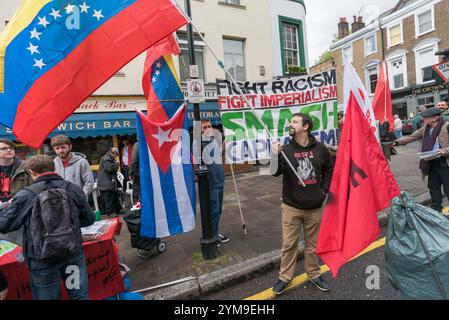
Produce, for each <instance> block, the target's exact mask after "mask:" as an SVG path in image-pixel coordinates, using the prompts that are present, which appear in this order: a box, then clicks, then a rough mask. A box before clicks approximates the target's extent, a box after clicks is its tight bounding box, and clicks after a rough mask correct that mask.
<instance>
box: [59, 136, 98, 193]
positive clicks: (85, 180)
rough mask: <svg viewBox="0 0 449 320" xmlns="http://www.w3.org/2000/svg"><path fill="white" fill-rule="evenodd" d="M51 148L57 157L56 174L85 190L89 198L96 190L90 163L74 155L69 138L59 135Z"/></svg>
mask: <svg viewBox="0 0 449 320" xmlns="http://www.w3.org/2000/svg"><path fill="white" fill-rule="evenodd" d="M51 147H52V148H53V151H54V152H55V153H56V155H57V157H56V158H55V159H54V162H55V171H56V173H57V174H58V175H60V176H61V177H62V178H63V179H64V180H66V181H69V182H72V183H74V184H76V185H77V186H79V187H80V188H81V189H83V191H84V194H85V195H86V197H87V198H88V197H89V195H90V194H91V193H92V190H93V188H94V176H93V174H92V169H91V168H90V165H89V162H87V160H86V159H84V158H83V157H81V156H79V155H76V154H74V153H72V142H71V141H70V139H69V137H67V136H63V135H59V136H56V137H54V138H52V139H51Z"/></svg>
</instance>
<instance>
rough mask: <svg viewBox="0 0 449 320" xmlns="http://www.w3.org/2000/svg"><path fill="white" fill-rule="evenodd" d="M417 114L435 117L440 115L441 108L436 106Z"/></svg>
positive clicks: (424, 116)
mask: <svg viewBox="0 0 449 320" xmlns="http://www.w3.org/2000/svg"><path fill="white" fill-rule="evenodd" d="M419 115H420V116H421V117H423V118H429V117H436V116H439V115H441V110H440V109H438V108H430V109H427V110H426V111H424V112H421V113H420V114H419Z"/></svg>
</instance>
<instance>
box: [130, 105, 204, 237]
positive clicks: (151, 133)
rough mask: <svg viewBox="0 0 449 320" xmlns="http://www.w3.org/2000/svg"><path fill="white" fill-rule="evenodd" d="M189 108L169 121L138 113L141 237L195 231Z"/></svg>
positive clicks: (183, 106) (182, 107) (180, 109)
mask: <svg viewBox="0 0 449 320" xmlns="http://www.w3.org/2000/svg"><path fill="white" fill-rule="evenodd" d="M186 109H187V106H186V105H185V104H184V105H182V106H181V107H180V108H179V109H178V111H177V112H176V113H175V115H174V116H173V118H171V119H170V121H168V122H163V123H160V122H157V121H155V120H154V119H153V118H148V117H146V116H145V115H144V114H143V113H142V112H140V111H137V117H136V118H137V121H136V123H137V137H138V140H139V160H140V179H141V212H142V227H141V235H142V236H144V237H150V238H162V237H168V236H172V235H175V234H179V233H184V232H189V231H192V230H194V229H195V222H196V195H195V179H194V171H193V165H192V157H191V153H190V136H189V131H188V121H187V113H186Z"/></svg>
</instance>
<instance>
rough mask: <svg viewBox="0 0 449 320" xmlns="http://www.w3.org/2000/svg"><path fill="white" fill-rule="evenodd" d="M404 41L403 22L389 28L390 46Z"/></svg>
mask: <svg viewBox="0 0 449 320" xmlns="http://www.w3.org/2000/svg"><path fill="white" fill-rule="evenodd" d="M401 43H402V24H398V25H395V26H393V27H390V28H388V47H393V46H396V45H398V44H401Z"/></svg>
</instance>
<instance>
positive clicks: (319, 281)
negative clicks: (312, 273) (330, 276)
mask: <svg viewBox="0 0 449 320" xmlns="http://www.w3.org/2000/svg"><path fill="white" fill-rule="evenodd" d="M309 280H310V281H311V282H312V283H313V284H314V285H315V286H316V287H317V288H318V289H320V290H321V291H330V290H331V286H330V285H329V283H328V282H327V281H326V280H324V279H323V277H322V276H319V277H318V278H316V279H310V278H309Z"/></svg>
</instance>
